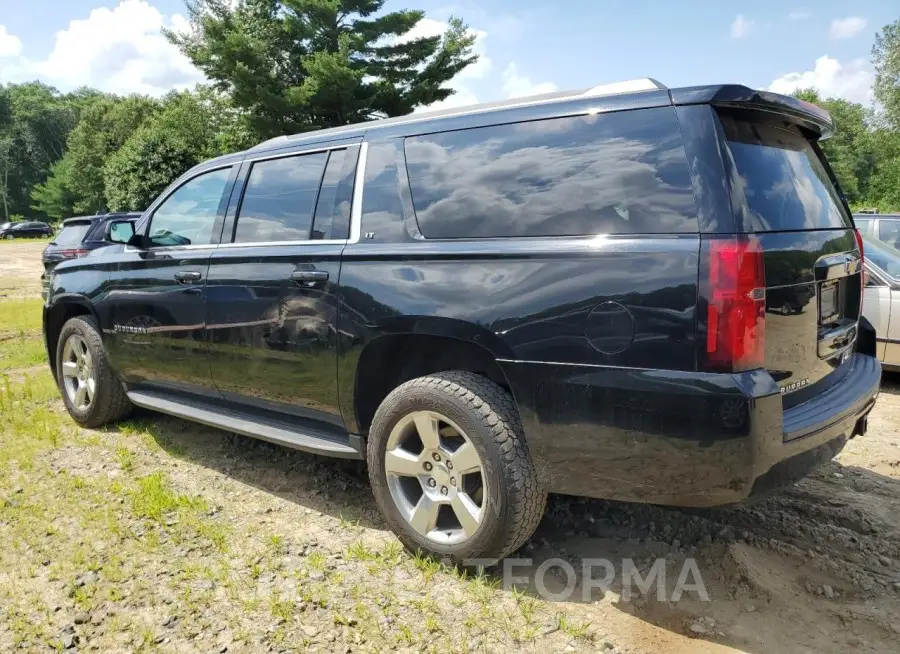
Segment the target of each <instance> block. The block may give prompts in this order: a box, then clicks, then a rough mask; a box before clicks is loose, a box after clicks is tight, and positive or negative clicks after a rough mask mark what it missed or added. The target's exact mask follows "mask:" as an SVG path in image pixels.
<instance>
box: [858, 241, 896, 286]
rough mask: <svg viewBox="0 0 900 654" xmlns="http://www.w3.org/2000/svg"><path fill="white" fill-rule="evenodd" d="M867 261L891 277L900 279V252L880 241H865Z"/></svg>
mask: <svg viewBox="0 0 900 654" xmlns="http://www.w3.org/2000/svg"><path fill="white" fill-rule="evenodd" d="M864 249H865V252H866V259H867V260H868V261H871V262H872V263H874V264H875V265H876V266H878V267H879V268H881V269H882V270H883V271H884V272H886V273H887V274H888V275H890V276H891V277H893V278H895V279H898V278H900V251H898V250H897V249H896V248H893V247H891V246H890V245H887V244H885V243H882V242H880V241H876V240H874V239H870V238H867V239H865V244H864Z"/></svg>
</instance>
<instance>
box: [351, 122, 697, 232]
mask: <svg viewBox="0 0 900 654" xmlns="http://www.w3.org/2000/svg"><path fill="white" fill-rule="evenodd" d="M406 158H407V166H408V169H409V178H410V186H411V189H412V199H413V205H414V206H415V210H416V217H417V218H418V221H419V228H420V229H421V230H422V233H423V234H424V235H425V236H426V237H429V238H465V237H492V236H577V235H585V234H601V233H629V234H635V233H645V234H660V233H673V232H674V233H679V232H695V231H697V218H696V209H695V206H694V198H693V192H692V189H691V183H690V176H689V174H688V170H687V160H686V158H685V154H684V149H683V147H682V142H681V135H680V132H679V130H678V124H677V122H676V120H675V114H674V111H673V110H672V109H671V108H660V109H649V110H641V111H629V112H621V113H613V114H606V115H602V114H601V115H595V116H579V117H574V118H557V119H552V120H541V121H535V122H528V123H518V124H514V125H498V126H494V127H483V128H477V129H469V130H461V131H458V132H447V133H443V134H432V135H428V136H419V137H414V138H410V139H407V140H406ZM366 192H368V188H366Z"/></svg>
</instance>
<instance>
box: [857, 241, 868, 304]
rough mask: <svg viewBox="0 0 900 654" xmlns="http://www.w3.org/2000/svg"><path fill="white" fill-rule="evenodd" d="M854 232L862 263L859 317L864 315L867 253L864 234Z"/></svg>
mask: <svg viewBox="0 0 900 654" xmlns="http://www.w3.org/2000/svg"><path fill="white" fill-rule="evenodd" d="M853 232H854V233H855V234H856V247H858V248H859V259H860V261H861V262H862V267H861V268H860V272H859V284H860V287H859V315H862V310H863V299H864V298H865V296H866V276H867V275H868V273H867V272H866V253H865V250H863V240H862V234H860V233H859V230H858V229H855V230H853Z"/></svg>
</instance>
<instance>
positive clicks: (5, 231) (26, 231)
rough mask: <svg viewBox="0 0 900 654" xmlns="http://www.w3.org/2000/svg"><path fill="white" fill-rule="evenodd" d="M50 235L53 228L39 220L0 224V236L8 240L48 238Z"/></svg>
mask: <svg viewBox="0 0 900 654" xmlns="http://www.w3.org/2000/svg"><path fill="white" fill-rule="evenodd" d="M52 235H53V228H52V227H50V225H48V224H47V223H42V222H40V221H39V220H32V221H21V222H16V223H3V224H0V238H3V239H7V240H10V241H11V240H12V239H15V238H49V237H50V236H52Z"/></svg>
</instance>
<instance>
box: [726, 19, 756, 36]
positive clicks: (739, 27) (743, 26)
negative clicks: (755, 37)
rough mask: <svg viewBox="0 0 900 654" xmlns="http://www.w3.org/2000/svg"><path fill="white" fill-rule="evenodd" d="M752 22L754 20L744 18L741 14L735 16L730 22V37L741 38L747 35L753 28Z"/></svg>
mask: <svg viewBox="0 0 900 654" xmlns="http://www.w3.org/2000/svg"><path fill="white" fill-rule="evenodd" d="M753 23H754V21H752V20H747V19H746V18H744V15H743V14H738V15H737V16H735V17H734V20H733V21H732V22H731V38H733V39H742V38H744V37H745V36H747V35H748V34H749V33H750V30H752V29H753Z"/></svg>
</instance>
